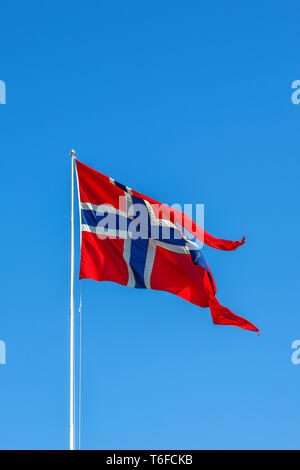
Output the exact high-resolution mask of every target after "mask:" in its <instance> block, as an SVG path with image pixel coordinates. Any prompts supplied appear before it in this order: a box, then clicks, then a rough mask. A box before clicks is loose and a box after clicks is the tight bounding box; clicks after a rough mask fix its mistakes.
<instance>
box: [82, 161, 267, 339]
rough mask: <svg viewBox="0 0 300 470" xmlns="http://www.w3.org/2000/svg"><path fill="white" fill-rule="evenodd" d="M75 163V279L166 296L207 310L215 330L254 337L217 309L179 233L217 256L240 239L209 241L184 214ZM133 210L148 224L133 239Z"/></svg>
mask: <svg viewBox="0 0 300 470" xmlns="http://www.w3.org/2000/svg"><path fill="white" fill-rule="evenodd" d="M75 161H76V173H77V182H78V187H79V204H80V214H81V263H80V274H79V278H80V279H85V278H88V279H94V280H96V281H112V282H116V283H118V284H122V285H124V286H128V287H134V288H140V289H153V290H162V291H167V292H170V293H172V294H175V295H177V296H179V297H182V298H183V299H185V300H187V301H189V302H191V303H193V304H196V305H199V306H200V307H210V311H211V315H212V319H213V322H214V323H215V324H223V325H235V326H238V327H240V328H244V329H246V330H252V331H257V332H259V330H258V328H256V326H254V325H253V324H252V323H250V322H249V321H248V320H245V319H244V318H242V317H240V316H238V315H235V314H234V313H233V312H231V311H230V310H229V309H228V308H226V307H223V306H222V305H220V303H219V302H218V300H217V299H216V285H215V282H214V279H213V276H212V274H211V271H210V269H209V267H208V265H207V264H206V262H205V259H204V257H203V255H202V253H201V250H200V249H199V247H198V245H196V244H195V243H194V242H192V241H190V240H189V239H188V238H187V237H186V235H185V233H184V232H183V231H182V230H181V228H180V227H184V228H185V229H186V230H187V231H188V232H190V233H193V234H194V235H195V237H196V238H197V239H198V240H200V241H201V242H203V243H205V244H207V245H209V246H211V247H214V248H217V249H221V250H235V249H236V248H237V247H238V246H240V245H242V244H243V243H244V241H245V238H243V240H242V241H241V242H239V241H230V240H222V239H218V238H215V237H213V236H212V235H210V234H209V233H207V232H206V231H205V230H204V229H203V228H201V227H200V226H198V225H197V224H196V223H195V222H194V221H193V220H191V219H190V218H189V217H188V216H187V215H186V214H184V213H182V212H180V211H178V210H175V209H172V208H169V207H168V206H166V205H164V204H161V203H159V202H157V201H155V200H154V199H151V198H149V197H147V196H144V195H143V194H140V193H138V192H137V191H135V190H133V189H130V188H128V187H127V186H124V185H122V184H120V183H118V182H117V181H115V180H114V179H112V178H110V177H108V176H105V175H103V174H101V173H99V172H97V171H95V170H93V169H92V168H90V167H88V166H87V165H85V164H83V163H81V162H79V161H78V160H75ZM136 206H138V207H139V208H140V209H141V208H144V209H145V213H146V215H147V219H148V220H147V222H148V224H146V225H147V226H146V228H145V229H144V233H143V234H142V235H141V236H139V237H136V236H133V233H132V226H135V222H136V223H137V225H138V219H139V214H137V212H136V211H135V207H136ZM166 229H167V232H166ZM141 232H143V228H141ZM153 233H155V236H154V235H153ZM166 234H167V235H166Z"/></svg>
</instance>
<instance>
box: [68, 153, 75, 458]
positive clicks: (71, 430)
mask: <svg viewBox="0 0 300 470" xmlns="http://www.w3.org/2000/svg"><path fill="white" fill-rule="evenodd" d="M70 156H71V270H70V423H69V449H70V450H74V448H75V446H74V437H75V436H74V159H75V150H71V152H70Z"/></svg>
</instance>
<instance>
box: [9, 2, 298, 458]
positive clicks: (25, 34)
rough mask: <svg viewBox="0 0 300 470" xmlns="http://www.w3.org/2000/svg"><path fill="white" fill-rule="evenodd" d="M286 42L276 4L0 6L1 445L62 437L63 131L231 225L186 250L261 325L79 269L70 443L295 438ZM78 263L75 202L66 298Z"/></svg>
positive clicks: (239, 442) (82, 153)
mask: <svg viewBox="0 0 300 470" xmlns="http://www.w3.org/2000/svg"><path fill="white" fill-rule="evenodd" d="M299 40H300V38H299V5H297V2H296V1H287V2H271V1H269V2H262V1H253V2H250V3H247V4H245V3H241V2H237V1H236V2H233V1H229V2H222V1H217V2H216V1H213V2H199V1H189V2H179V1H174V0H172V1H167V0H165V1H156V0H155V1H151V2H145V1H144V2H140V1H126V2H124V1H113V2H104V1H90V0H87V1H85V2H82V1H75V0H72V1H66V0H64V1H57V0H51V1H41V0H39V1H26V2H22V1H16V2H4V3H2V5H1V28H0V41H1V66H0V79H1V80H4V81H5V82H6V86H7V104H6V105H0V122H1V139H0V154H1V159H0V168H1V171H0V178H1V180H0V181H1V184H0V191H1V201H2V207H3V213H4V215H5V217H4V216H3V217H2V230H1V235H0V237H1V246H2V250H1V272H0V278H1V308H0V312H1V316H0V339H1V340H3V341H5V343H6V348H7V364H6V365H0V384H1V386H0V416H1V419H0V447H1V448H3V449H16V448H22V449H28V448H33V449H50V448H51V449H53V448H58V449H63V448H66V447H67V445H68V328H69V323H68V320H69V235H70V233H69V214H70V160H69V156H68V154H69V151H70V149H71V148H75V150H76V152H77V155H78V158H79V159H80V160H81V161H83V162H84V163H86V164H88V165H89V166H92V167H93V168H95V169H96V170H98V171H101V172H103V173H105V174H108V175H110V176H112V177H113V178H115V179H116V180H118V181H120V182H122V183H124V184H126V185H128V186H130V187H133V188H135V189H136V190H137V191H140V192H142V193H144V194H147V195H149V196H151V197H153V198H154V199H157V200H159V201H162V202H169V203H174V202H179V203H204V204H205V228H206V229H207V230H208V231H209V232H210V233H212V234H213V235H215V236H218V237H222V238H229V239H233V240H237V239H241V238H242V236H243V235H246V238H247V243H246V245H244V246H243V247H241V248H239V249H238V250H237V251H236V252H221V251H218V250H214V249H212V248H209V247H205V248H204V254H205V257H206V261H207V263H208V264H209V266H210V268H211V270H212V272H213V275H214V277H215V281H216V284H217V287H218V298H219V300H220V301H221V303H223V304H224V305H226V306H227V307H229V308H231V309H232V310H233V311H234V312H235V313H237V314H240V315H242V316H244V317H245V318H247V319H248V320H250V321H252V322H253V323H254V324H255V325H257V326H258V327H259V328H260V329H261V336H260V337H258V335H257V334H255V333H251V332H248V331H244V330H241V329H238V328H235V327H230V326H214V325H213V324H212V321H211V317H210V312H209V310H208V309H201V308H199V307H197V306H195V305H192V304H190V303H188V302H185V301H184V300H182V299H180V298H178V297H176V296H173V295H171V294H168V293H164V292H152V291H145V290H139V289H129V288H125V287H122V286H119V285H117V284H112V283H107V282H105V283H97V282H95V281H91V280H84V281H82V292H83V333H82V342H83V388H82V433H81V447H82V448H84V449H176V448H180V449H184V448H187V449H217V448H221V449H234V448H237V449H242V448H244V449H249V448H257V449H260V448H270V449H276V448H282V449H288V448H299V445H300V439H299V420H300V411H299V393H300V365H299V366H296V365H293V364H292V362H291V353H292V349H291V343H292V341H294V340H295V339H300V316H299V299H298V290H299V261H300V260H299V229H300V223H299V199H300V197H299V170H300V164H299V148H300V139H299V136H300V132H299V131H300V128H299V124H300V105H298V106H297V105H294V104H292V102H291V93H292V90H291V84H292V82H293V81H294V80H297V79H300V67H299ZM76 208H77V206H76ZM8 222H9V223H8ZM78 261H79V229H78V218H77V210H76V309H77V308H78V298H79V281H78ZM76 332H77V334H76V337H77V339H78V315H77V310H76ZM77 359H78V355H77ZM77 385H78V381H77ZM76 419H77V420H78V414H77V416H76ZM76 442H77V443H78V435H77V438H76Z"/></svg>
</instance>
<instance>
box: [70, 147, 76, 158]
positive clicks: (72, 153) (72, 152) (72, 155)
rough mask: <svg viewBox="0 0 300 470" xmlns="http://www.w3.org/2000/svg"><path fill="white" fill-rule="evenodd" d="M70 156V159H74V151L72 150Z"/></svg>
mask: <svg viewBox="0 0 300 470" xmlns="http://www.w3.org/2000/svg"><path fill="white" fill-rule="evenodd" d="M70 155H71V157H72V158H74V157H75V150H74V149H72V150H71V152H70Z"/></svg>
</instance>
